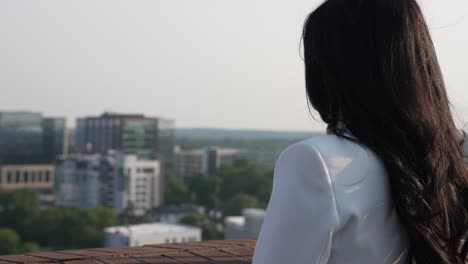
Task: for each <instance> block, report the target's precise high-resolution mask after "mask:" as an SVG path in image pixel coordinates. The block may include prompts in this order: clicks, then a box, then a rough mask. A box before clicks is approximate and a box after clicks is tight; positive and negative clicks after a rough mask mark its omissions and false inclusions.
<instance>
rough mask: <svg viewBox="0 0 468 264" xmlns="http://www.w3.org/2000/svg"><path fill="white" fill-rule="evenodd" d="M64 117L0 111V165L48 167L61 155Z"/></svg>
mask: <svg viewBox="0 0 468 264" xmlns="http://www.w3.org/2000/svg"><path fill="white" fill-rule="evenodd" d="M66 142H67V141H66V122H65V118H43V116H42V114H41V113H34V112H0V164H48V163H52V162H53V161H54V160H55V158H56V157H57V156H59V155H62V154H65V150H66V149H67V143H66Z"/></svg>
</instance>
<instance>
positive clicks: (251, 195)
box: [190, 160, 273, 213]
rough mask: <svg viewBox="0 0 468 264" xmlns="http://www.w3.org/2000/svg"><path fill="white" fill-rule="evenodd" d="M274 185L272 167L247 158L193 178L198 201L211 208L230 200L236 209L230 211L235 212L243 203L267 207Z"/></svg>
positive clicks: (191, 187) (191, 183) (232, 206)
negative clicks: (256, 163)
mask: <svg viewBox="0 0 468 264" xmlns="http://www.w3.org/2000/svg"><path fill="white" fill-rule="evenodd" d="M272 186H273V171H272V170H270V169H268V168H266V167H263V166H258V165H254V164H252V163H250V162H248V161H246V160H237V161H234V162H233V163H232V164H230V165H224V166H221V168H219V169H218V171H217V172H216V173H215V174H213V175H208V176H196V177H193V178H192V181H191V182H190V191H191V192H192V193H194V194H195V195H194V196H195V198H196V202H197V203H198V204H201V205H204V206H206V207H207V209H208V211H209V210H210V209H212V208H214V207H215V206H217V205H220V204H225V205H226V204H228V203H229V205H230V206H231V208H232V211H230V212H229V213H234V212H238V211H239V210H238V208H239V206H240V205H242V203H243V204H244V205H246V206H247V205H248V206H251V207H259V208H264V207H265V206H266V204H267V203H268V200H269V199H270V194H271V188H272ZM241 195H243V196H241ZM234 197H237V198H236V199H234ZM247 197H248V198H247ZM229 210H231V209H229Z"/></svg>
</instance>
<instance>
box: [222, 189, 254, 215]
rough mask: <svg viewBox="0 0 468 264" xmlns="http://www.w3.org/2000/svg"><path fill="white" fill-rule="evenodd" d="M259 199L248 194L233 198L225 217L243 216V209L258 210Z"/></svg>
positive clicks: (228, 203) (226, 208)
mask: <svg viewBox="0 0 468 264" xmlns="http://www.w3.org/2000/svg"><path fill="white" fill-rule="evenodd" d="M257 207H258V200H257V198H255V197H253V196H251V195H248V194H237V195H236V196H234V197H232V198H231V199H230V200H229V201H228V202H227V203H226V207H225V209H224V215H225V216H236V215H242V209H244V208H257Z"/></svg>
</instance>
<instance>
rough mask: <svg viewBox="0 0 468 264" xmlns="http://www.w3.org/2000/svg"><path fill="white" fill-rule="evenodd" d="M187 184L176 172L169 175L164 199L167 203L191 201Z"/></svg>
mask: <svg viewBox="0 0 468 264" xmlns="http://www.w3.org/2000/svg"><path fill="white" fill-rule="evenodd" d="M189 200H190V199H189V191H188V187H187V185H186V184H185V183H184V182H183V181H182V179H180V178H179V177H177V176H175V175H174V174H170V175H168V177H167V179H166V184H165V189H164V201H165V203H166V204H183V203H187V202H189Z"/></svg>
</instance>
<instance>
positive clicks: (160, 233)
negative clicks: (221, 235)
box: [103, 223, 202, 247]
mask: <svg viewBox="0 0 468 264" xmlns="http://www.w3.org/2000/svg"><path fill="white" fill-rule="evenodd" d="M201 236H202V232H201V229H200V228H198V227H191V226H184V225H175V224H167V223H152V224H141V225H129V226H115V227H108V228H105V229H104V245H103V246H104V247H132V246H142V245H151V244H167V243H185V242H199V241H201V239H202V237H201Z"/></svg>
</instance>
